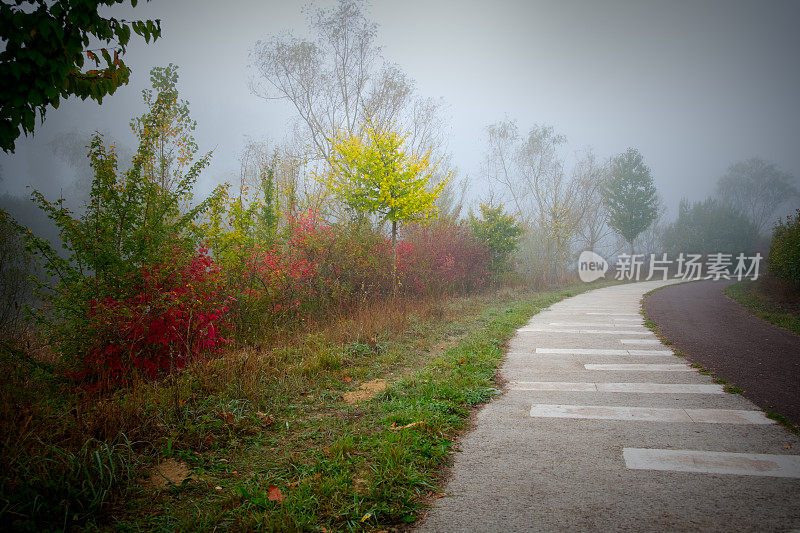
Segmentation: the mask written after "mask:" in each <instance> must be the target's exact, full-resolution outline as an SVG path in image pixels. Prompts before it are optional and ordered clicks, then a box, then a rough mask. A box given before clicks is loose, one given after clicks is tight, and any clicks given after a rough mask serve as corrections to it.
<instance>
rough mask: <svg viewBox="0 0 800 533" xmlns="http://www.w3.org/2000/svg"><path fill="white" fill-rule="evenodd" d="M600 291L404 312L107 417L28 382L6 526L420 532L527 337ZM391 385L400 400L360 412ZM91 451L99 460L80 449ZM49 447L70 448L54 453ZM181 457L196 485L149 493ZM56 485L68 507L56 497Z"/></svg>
mask: <svg viewBox="0 0 800 533" xmlns="http://www.w3.org/2000/svg"><path fill="white" fill-rule="evenodd" d="M597 286H598V285H597V284H592V285H583V284H582V285H577V286H574V287H570V288H567V289H558V290H550V291H539V292H535V291H529V290H519V289H513V290H512V289H504V290H498V291H494V292H490V293H486V294H482V295H474V296H469V297H461V298H448V299H443V300H437V301H431V302H423V303H417V304H413V305H412V304H402V303H399V304H391V305H388V304H387V305H386V306H385V307H381V308H378V309H368V310H366V311H365V312H364V313H362V314H361V315H359V316H355V317H349V318H342V319H339V320H332V321H331V322H330V323H329V324H320V325H318V326H317V327H315V328H312V329H311V330H309V331H308V332H307V333H304V334H302V335H301V336H299V337H297V338H294V339H284V340H282V341H281V342H275V343H274V344H273V345H272V346H270V347H257V348H256V347H254V348H247V349H242V350H239V351H233V352H232V353H230V354H228V355H227V356H225V357H223V358H221V359H218V360H214V361H210V362H208V363H206V364H201V365H197V366H196V367H193V368H191V369H190V370H189V371H186V372H183V373H182V374H180V375H178V376H176V377H175V378H173V379H170V380H166V381H164V382H161V383H151V384H142V385H140V386H138V387H135V388H133V389H130V390H123V391H119V392H118V393H116V394H114V395H112V396H110V397H107V398H103V399H101V400H100V401H97V400H92V401H89V402H87V401H83V400H80V399H79V398H72V397H71V396H70V395H69V394H63V387H60V386H59V385H58V384H56V385H55V386H51V385H47V386H44V385H43V384H42V383H44V381H42V382H40V381H37V380H35V379H34V380H33V381H32V380H31V376H30V375H28V374H26V375H25V379H23V378H22V377H21V378H20V379H19V380H18V381H14V380H10V381H8V382H6V383H4V384H3V390H2V391H1V392H4V395H5V396H6V399H7V401H6V405H9V404H10V405H14V404H15V403H16V404H19V403H21V402H22V400H24V402H22V403H26V405H28V406H29V407H28V408H29V409H30V411H31V413H32V416H33V417H34V418H33V420H34V422H32V423H31V424H30V426H29V427H30V431H29V433H28V436H27V437H26V438H25V439H18V440H14V439H9V440H8V441H6V442H8V443H9V445H8V448H7V450H9V451H14V453H13V454H10V453H9V454H8V456H9V457H10V456H12V455H13V456H14V458H15V459H14V460H15V461H16V462H15V463H13V464H11V465H10V467H9V463H8V461H5V462H4V465H5V466H6V468H7V470H8V472H9V474H8V476H7V478H5V479H4V481H3V485H2V488H3V491H2V494H0V496H2V500H3V501H2V502H0V503H2V505H0V524H3V523H5V524H7V525H12V526H13V527H14V528H17V529H24V528H26V527H27V528H29V529H38V530H44V529H57V528H60V527H63V526H64V525H65V524H66V525H67V526H79V527H81V526H82V527H84V528H90V529H109V528H113V529H115V530H121V531H139V530H143V529H144V530H155V531H167V530H168V531H175V530H183V531H195V530H198V531H204V530H213V529H233V530H242V531H245V530H262V531H293V530H304V531H324V530H328V531H350V530H367V531H371V530H379V529H388V528H392V527H398V526H400V525H402V524H405V523H410V522H413V521H414V520H416V518H417V516H418V515H419V512H420V511H421V510H422V509H424V508H425V507H426V506H427V505H428V504H429V502H431V501H433V499H435V498H436V497H437V495H439V494H440V491H441V488H440V483H441V480H442V478H441V476H442V468H443V467H444V466H445V465H446V464H447V463H448V461H449V456H450V453H451V452H452V449H453V446H454V442H455V439H456V438H457V436H458V434H459V433H460V432H461V431H463V430H464V429H465V428H466V427H467V424H468V418H469V415H470V411H471V410H472V409H473V408H474V407H475V406H477V405H479V404H481V403H483V402H485V401H487V400H489V399H490V398H491V397H492V396H493V395H495V394H497V392H498V391H497V384H496V383H495V381H494V377H495V372H496V370H497V367H498V364H499V363H500V361H501V360H502V357H503V349H504V345H505V342H506V341H507V340H508V339H509V338H510V337H511V336H512V335H513V333H514V331H515V329H516V328H518V327H520V326H521V325H523V324H524V323H525V322H526V321H527V320H528V319H529V317H530V316H531V315H533V314H535V313H537V312H538V311H539V310H540V309H542V308H545V307H547V306H549V305H551V304H552V303H555V302H557V301H559V300H561V299H563V298H566V297H568V296H572V295H574V294H577V293H579V292H583V291H584V290H588V289H591V288H595V287H597ZM398 306H399V307H402V308H398ZM376 378H381V379H384V380H386V381H387V383H388V388H387V389H386V390H385V391H383V392H380V393H379V394H377V395H376V396H375V397H373V398H371V399H364V400H362V401H359V402H358V403H357V404H348V403H346V402H345V401H344V399H343V395H344V393H346V392H350V391H354V390H357V389H358V386H359V385H360V384H363V383H366V382H370V381H371V380H375V379H376ZM48 379H50V378H48ZM12 385H14V388H12V389H9V387H11V386H12ZM60 391H62V392H60ZM15 395H16V396H15ZM15 398H16V399H15ZM13 416H16V415H13ZM10 417H12V414H11V413H6V419H7V421H8V420H9V419H10ZM7 425H10V424H7ZM6 429H7V428H6ZM4 435H5V434H4ZM64 435H70V437H69V438H70V439H72V440H71V441H69V440H65V437H64ZM87 435H93V436H94V437H92V439H93V440H89V441H87V442H89V444H87V445H86V449H85V450H83V449H82V447H81V446H80V445H78V444H76V443H78V442H81V441H82V440H81V439H85V438H87ZM124 435H127V437H126V438H125V439H122V437H121V436H124ZM47 438H52V439H53V444H48V445H46V446H43V445H41V444H37V442H40V443H41V442H42V441H43V440H44V439H47ZM31 439H33V440H31ZM37 439H38V441H37ZM70 442H72V444H70ZM49 457H56V458H58V459H59V461H60V462H59V463H58V464H56V463H53V462H52V461H51V459H49ZM165 458H174V459H177V460H179V461H181V462H183V463H185V464H187V465H188V466H189V468H190V470H191V473H192V479H191V480H190V481H188V482H184V483H178V484H177V485H176V486H172V487H170V488H168V489H165V490H155V489H151V488H147V487H145V486H144V485H143V484H142V483H141V482H140V480H141V478H143V477H145V476H147V475H148V474H149V472H150V470H149V469H150V466H151V465H153V464H155V463H157V462H159V461H161V460H163V459H165ZM6 459H7V458H6ZM48 461H50V462H48ZM49 464H53V465H54V466H57V468H52V469H48V468H47V466H48V465H49ZM27 472H31V473H33V474H35V475H34V477H33V479H32V481H33V483H30V484H29V490H28V492H27V493H20V494H22V495H23V496H25V498H24V499H23V498H22V497H21V496H18V492H16V491H17V490H18V489H19V487H20V486H21V485H22V484H24V482H23V480H21V479H20V477H21V476H22V475H23V474H25V475H27V474H26V473H27ZM35 476H38V477H35ZM70 476H71V477H70ZM137 478H139V479H138V480H137ZM86 480H94V481H93V482H92V483H89V484H87V483H86ZM53 486H58V487H60V489H59V490H61V491H62V493H64V494H62V493H57V492H53V491H50V492H47V490H49V489H47V487H53ZM64 491H66V492H64ZM278 491H279V492H278ZM276 494H279V495H280V497H276ZM37 495H38V499H37V498H36V496H37ZM34 500H36V501H38V502H39V503H38V504H37V505H40V506H45V507H41V509H42V510H46V506H47V505H50V506H53V505H55V506H57V505H59V504H61V503H62V502H72V503H69V504H68V505H70V507H69V509H67V510H64V509H61V510H60V511H59V512H58V513H39V514H37V513H36V511H37V509H38V508H37V509H34V508H33V507H32V506H31V504H30V502H31V501H34ZM42 500H43V501H42ZM278 500H282V501H278Z"/></svg>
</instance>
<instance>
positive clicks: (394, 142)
mask: <svg viewBox="0 0 800 533" xmlns="http://www.w3.org/2000/svg"><path fill="white" fill-rule="evenodd" d="M405 142H406V137H405V136H404V135H401V134H400V133H398V132H395V131H392V130H385V131H381V130H378V129H377V128H376V127H374V126H368V127H367V128H366V131H365V134H364V135H363V136H358V135H351V134H342V135H340V136H339V137H338V138H337V139H336V141H335V142H334V155H333V158H332V170H331V173H330V175H329V180H328V184H329V187H330V188H331V190H333V191H334V193H336V194H337V195H339V196H340V197H341V198H342V199H343V200H344V202H345V203H346V204H347V205H348V206H349V207H350V208H351V209H354V210H356V211H360V212H366V213H371V214H376V215H378V216H379V217H380V219H381V220H385V221H389V222H391V223H392V241H393V242H394V241H395V240H396V237H397V223H398V222H421V221H425V220H428V219H430V218H431V217H432V216H433V215H434V214H435V205H434V202H435V201H436V198H438V197H439V195H440V194H441V192H442V190H443V189H444V187H445V185H446V184H447V180H442V181H440V182H439V183H438V184H436V185H435V186H433V187H431V178H432V177H433V174H434V171H435V165H432V164H431V162H430V155H429V154H423V155H416V154H412V153H409V152H407V151H406V150H405V148H404V146H405Z"/></svg>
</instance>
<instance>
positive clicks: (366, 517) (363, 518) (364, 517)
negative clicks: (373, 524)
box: [361, 513, 372, 522]
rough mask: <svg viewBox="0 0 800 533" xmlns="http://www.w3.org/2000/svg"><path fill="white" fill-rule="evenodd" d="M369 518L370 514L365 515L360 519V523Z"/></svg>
mask: <svg viewBox="0 0 800 533" xmlns="http://www.w3.org/2000/svg"><path fill="white" fill-rule="evenodd" d="M371 516H372V513H367V514H365V515H364V516H362V517H361V521H362V522H366V521H367V520H369V519H370V517H371Z"/></svg>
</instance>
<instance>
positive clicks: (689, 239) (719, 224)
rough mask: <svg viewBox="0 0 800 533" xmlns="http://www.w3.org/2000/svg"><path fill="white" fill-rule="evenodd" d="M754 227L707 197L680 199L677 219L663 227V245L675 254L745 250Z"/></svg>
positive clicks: (751, 245)
mask: <svg viewBox="0 0 800 533" xmlns="http://www.w3.org/2000/svg"><path fill="white" fill-rule="evenodd" d="M757 241H758V229H757V228H756V226H755V224H753V222H751V221H750V219H748V218H747V217H746V216H744V215H743V214H741V213H739V212H738V211H736V210H734V209H732V208H731V207H729V206H727V205H725V204H722V203H720V202H719V201H717V200H715V199H713V198H709V199H708V200H705V201H704V202H696V203H692V204H689V202H688V201H687V200H686V199H684V200H681V203H680V207H679V209H678V219H677V220H676V221H675V222H673V223H672V224H670V225H669V226H667V227H666V228H665V230H664V248H665V251H667V252H672V253H675V254H678V253H682V252H683V253H702V254H711V253H731V254H737V253H749V252H752V251H753V250H754V249H755V247H756V244H757Z"/></svg>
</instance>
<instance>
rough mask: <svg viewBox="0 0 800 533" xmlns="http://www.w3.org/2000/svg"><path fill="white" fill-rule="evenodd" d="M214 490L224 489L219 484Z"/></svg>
mask: <svg viewBox="0 0 800 533" xmlns="http://www.w3.org/2000/svg"><path fill="white" fill-rule="evenodd" d="M214 490H222V487H220V486H219V485H217V486H216V487H214Z"/></svg>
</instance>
